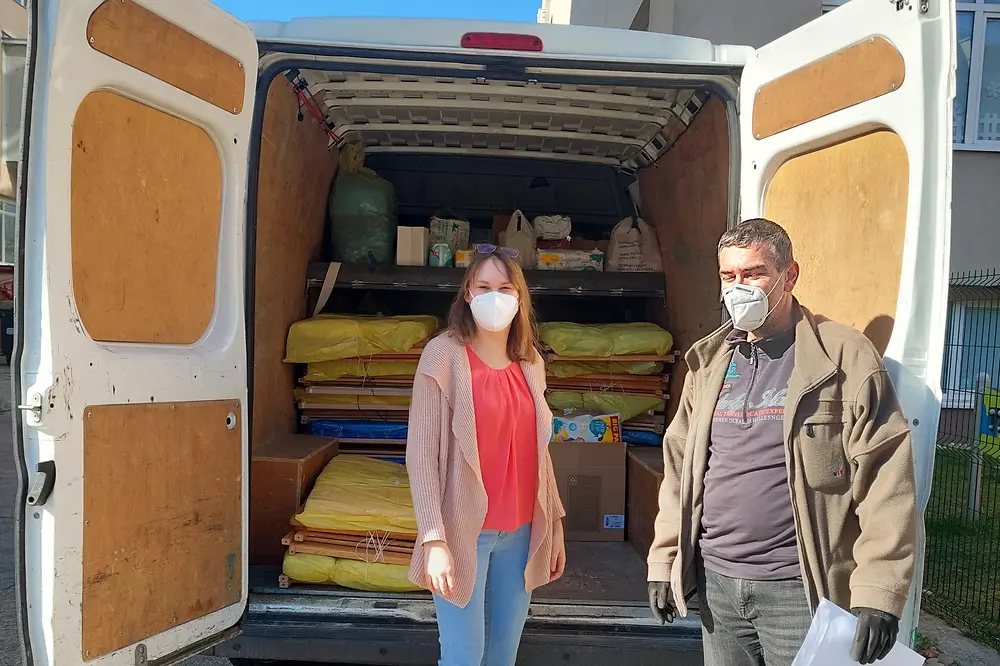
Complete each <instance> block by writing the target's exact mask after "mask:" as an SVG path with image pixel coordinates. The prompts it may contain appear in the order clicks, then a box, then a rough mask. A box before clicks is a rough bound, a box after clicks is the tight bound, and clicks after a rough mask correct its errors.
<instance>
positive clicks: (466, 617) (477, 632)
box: [434, 524, 531, 666]
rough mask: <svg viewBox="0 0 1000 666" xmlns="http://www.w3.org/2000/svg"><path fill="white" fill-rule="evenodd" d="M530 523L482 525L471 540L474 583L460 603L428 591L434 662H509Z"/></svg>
mask: <svg viewBox="0 0 1000 666" xmlns="http://www.w3.org/2000/svg"><path fill="white" fill-rule="evenodd" d="M530 541H531V525H530V524H528V525H524V526H522V527H520V528H518V529H517V530H516V531H514V532H497V531H495V530H484V531H483V532H481V533H480V534H479V540H478V541H477V542H476V555H477V556H476V586H475V588H473V590H472V599H470V600H469V603H468V605H467V606H466V607H465V608H459V607H458V606H456V605H454V604H453V603H451V602H450V601H448V600H446V599H444V598H442V597H439V596H437V595H434V608H435V610H436V611H437V621H438V635H439V637H440V641H441V659H440V661H438V666H477V665H481V666H514V660H515V659H516V658H517V646H518V644H519V643H520V642H521V631H522V630H523V629H524V621H525V620H526V619H527V618H528V606H529V605H530V603H531V593H530V592H526V591H525V589H524V567H525V565H527V563H528V547H529V545H530Z"/></svg>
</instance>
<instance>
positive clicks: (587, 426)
mask: <svg viewBox="0 0 1000 666" xmlns="http://www.w3.org/2000/svg"><path fill="white" fill-rule="evenodd" d="M552 439H553V440H555V441H557V442H601V443H604V444H612V443H614V442H620V441H622V428H621V417H620V416H619V415H618V414H586V413H583V414H577V413H573V414H566V415H563V416H553V417H552Z"/></svg>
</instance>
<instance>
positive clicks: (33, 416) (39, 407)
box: [17, 386, 52, 426]
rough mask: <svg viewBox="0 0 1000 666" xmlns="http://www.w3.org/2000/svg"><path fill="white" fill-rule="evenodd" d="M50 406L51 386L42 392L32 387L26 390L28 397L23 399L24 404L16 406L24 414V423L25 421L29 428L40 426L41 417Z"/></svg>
mask: <svg viewBox="0 0 1000 666" xmlns="http://www.w3.org/2000/svg"><path fill="white" fill-rule="evenodd" d="M51 404H52V387H51V386H50V387H48V388H46V389H44V390H40V389H37V388H35V387H32V388H30V389H29V390H28V395H27V397H26V398H25V401H24V404H21V405H18V406H17V408H18V409H19V410H21V411H22V412H24V418H25V421H27V424H28V425H29V426H39V425H41V424H42V417H43V416H44V414H45V408H46V407H48V406H51Z"/></svg>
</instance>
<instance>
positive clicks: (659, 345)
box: [538, 321, 674, 356]
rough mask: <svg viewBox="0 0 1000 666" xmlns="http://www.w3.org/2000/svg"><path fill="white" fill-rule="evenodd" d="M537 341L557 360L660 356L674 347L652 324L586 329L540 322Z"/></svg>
mask: <svg viewBox="0 0 1000 666" xmlns="http://www.w3.org/2000/svg"><path fill="white" fill-rule="evenodd" d="M538 335H539V338H540V339H541V341H542V342H543V343H544V344H546V345H548V346H549V347H550V348H551V349H552V351H554V352H555V353H556V354H559V355H560V356H628V355H630V354H656V355H658V356H663V355H665V354H667V353H669V352H670V350H671V349H673V346H674V337H673V336H672V335H670V333H669V332H668V331H665V330H664V329H662V328H660V327H659V326H657V325H656V324H650V323H647V322H639V323H634V324H601V325H586V324H574V323H570V322H560V321H553V322H543V323H541V324H539V325H538Z"/></svg>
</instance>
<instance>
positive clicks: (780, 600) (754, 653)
mask: <svg viewBox="0 0 1000 666" xmlns="http://www.w3.org/2000/svg"><path fill="white" fill-rule="evenodd" d="M699 574H700V575H699V580H698V583H699V585H698V588H699V589H698V592H699V597H700V603H701V622H702V642H703V649H704V652H705V666H791V663H792V661H793V660H794V659H795V655H796V654H798V651H799V648H800V647H802V641H804V640H805V637H806V632H807V631H809V624H810V622H812V613H811V611H810V609H809V603H808V601H807V600H806V592H805V588H804V587H803V585H802V581H801V580H781V581H751V580H740V579H737V578H727V577H726V576H722V575H720V574H717V573H712V572H711V571H705V570H702V571H700V572H699Z"/></svg>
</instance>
